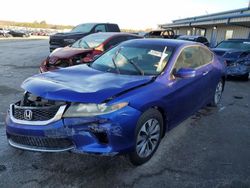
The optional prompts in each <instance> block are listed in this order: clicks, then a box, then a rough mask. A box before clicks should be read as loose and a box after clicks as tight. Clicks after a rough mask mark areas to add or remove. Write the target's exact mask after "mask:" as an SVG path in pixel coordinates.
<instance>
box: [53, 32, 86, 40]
mask: <svg viewBox="0 0 250 188" xmlns="http://www.w3.org/2000/svg"><path fill="white" fill-rule="evenodd" d="M87 34H88V33H82V32H65V33H56V34H54V35H51V36H50V38H63V39H66V38H67V39H70V38H73V39H74V38H76V37H83V36H86V35H87Z"/></svg>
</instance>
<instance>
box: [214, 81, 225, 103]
mask: <svg viewBox="0 0 250 188" xmlns="http://www.w3.org/2000/svg"><path fill="white" fill-rule="evenodd" d="M222 92H223V82H222V80H220V81H219V82H218V84H217V86H216V88H215V92H214V97H213V101H212V103H211V105H212V106H215V107H217V106H218V105H219V104H220V101H221V97H222Z"/></svg>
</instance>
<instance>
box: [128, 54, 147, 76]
mask: <svg viewBox="0 0 250 188" xmlns="http://www.w3.org/2000/svg"><path fill="white" fill-rule="evenodd" d="M124 57H125V56H124ZM126 59H127V60H128V62H129V63H130V64H131V65H133V66H134V68H135V69H136V70H137V71H138V72H139V73H140V75H143V76H144V71H143V70H142V69H141V68H140V67H139V66H138V65H137V64H135V63H134V62H133V61H132V60H129V59H128V58H126Z"/></svg>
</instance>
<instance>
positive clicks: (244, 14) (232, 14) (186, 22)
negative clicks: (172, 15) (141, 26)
mask: <svg viewBox="0 0 250 188" xmlns="http://www.w3.org/2000/svg"><path fill="white" fill-rule="evenodd" d="M246 18H247V19H246ZM248 18H249V19H248ZM232 22H233V23H237V22H249V23H250V8H249V7H247V8H242V9H236V10H230V11H225V12H219V13H214V14H208V15H202V16H196V17H190V18H184V19H178V20H173V22H172V23H167V24H160V25H159V26H160V27H162V28H168V27H187V26H198V25H214V24H230V23H232Z"/></svg>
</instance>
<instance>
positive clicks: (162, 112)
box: [152, 106, 168, 137]
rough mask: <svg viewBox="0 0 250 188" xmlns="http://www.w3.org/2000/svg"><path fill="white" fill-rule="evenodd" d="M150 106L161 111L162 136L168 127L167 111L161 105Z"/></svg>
mask: <svg viewBox="0 0 250 188" xmlns="http://www.w3.org/2000/svg"><path fill="white" fill-rule="evenodd" d="M152 108H154V109H156V110H158V111H159V112H160V113H161V115H162V118H163V134H162V137H164V136H165V134H166V131H167V129H168V125H167V120H168V118H167V113H166V112H165V111H164V110H163V109H162V108H161V107H159V106H153V107H152Z"/></svg>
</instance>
